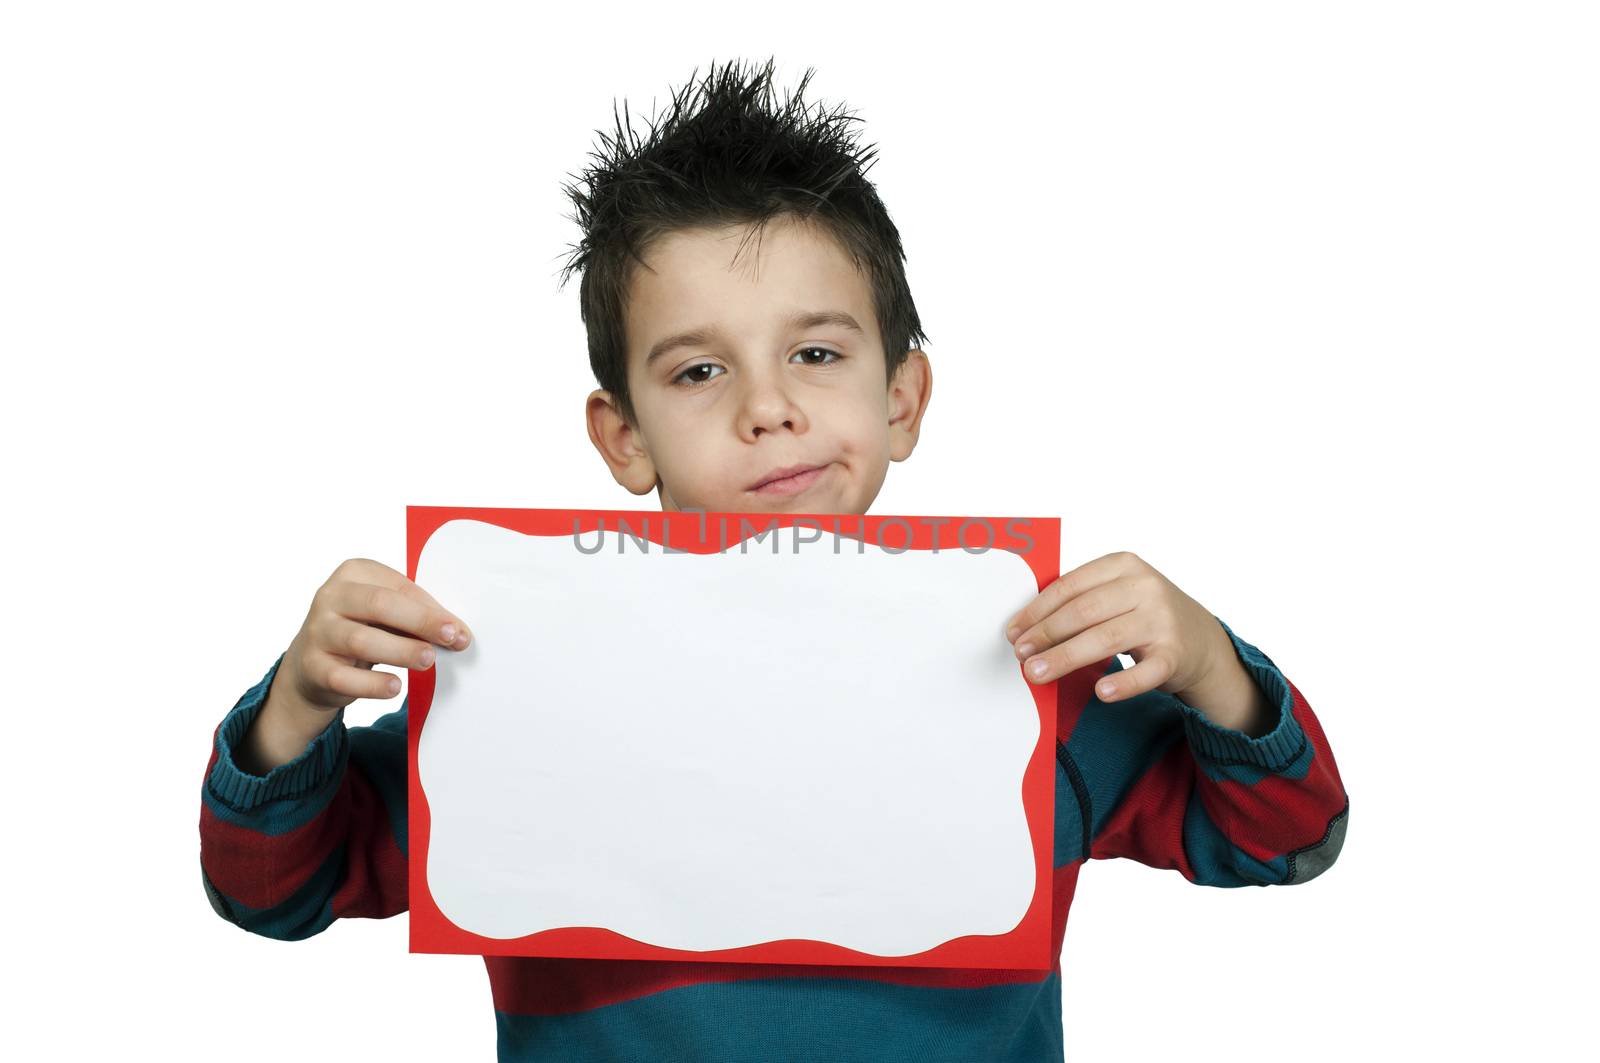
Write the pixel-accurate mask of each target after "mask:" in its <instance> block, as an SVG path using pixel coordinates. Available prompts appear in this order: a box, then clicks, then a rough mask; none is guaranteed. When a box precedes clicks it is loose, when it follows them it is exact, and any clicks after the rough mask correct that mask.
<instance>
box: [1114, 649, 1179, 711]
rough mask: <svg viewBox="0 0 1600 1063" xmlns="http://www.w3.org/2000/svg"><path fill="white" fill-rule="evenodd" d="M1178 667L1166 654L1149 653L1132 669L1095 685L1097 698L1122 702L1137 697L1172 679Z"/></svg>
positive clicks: (1124, 670)
mask: <svg viewBox="0 0 1600 1063" xmlns="http://www.w3.org/2000/svg"><path fill="white" fill-rule="evenodd" d="M1175 670H1176V666H1175V665H1174V664H1173V663H1172V660H1171V658H1169V657H1168V655H1167V654H1165V653H1149V654H1146V655H1145V658H1144V660H1142V661H1140V662H1139V663H1138V664H1135V665H1134V666H1133V667H1132V668H1125V669H1123V670H1122V671H1120V672H1117V673H1116V674H1115V675H1108V676H1106V677H1105V678H1104V679H1102V680H1100V681H1099V682H1098V683H1096V684H1095V685H1094V694H1095V697H1097V698H1099V699H1100V700H1101V701H1122V700H1125V699H1127V698H1131V697H1136V696H1137V695H1139V694H1143V693H1144V692H1145V691H1147V690H1154V689H1155V688H1156V687H1158V686H1160V685H1161V684H1162V683H1165V682H1166V681H1167V680H1169V679H1171V678H1172V675H1173V672H1174V671H1175Z"/></svg>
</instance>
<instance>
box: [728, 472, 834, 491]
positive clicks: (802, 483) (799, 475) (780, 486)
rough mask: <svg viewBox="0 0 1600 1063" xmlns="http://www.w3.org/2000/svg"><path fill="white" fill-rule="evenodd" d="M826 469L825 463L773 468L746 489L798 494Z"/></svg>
mask: <svg viewBox="0 0 1600 1063" xmlns="http://www.w3.org/2000/svg"><path fill="white" fill-rule="evenodd" d="M826 469H827V465H789V466H786V467H785V468H782V469H773V470H772V471H771V472H769V473H767V474H766V475H765V476H763V477H762V478H761V479H760V480H758V481H756V483H755V484H753V485H752V486H750V487H748V488H746V490H748V491H754V492H755V493H757V494H762V495H793V494H798V493H800V492H801V491H804V490H805V489H806V488H808V487H810V486H811V485H812V484H813V483H814V482H816V480H817V478H818V477H820V476H821V475H822V473H823V472H824V470H826Z"/></svg>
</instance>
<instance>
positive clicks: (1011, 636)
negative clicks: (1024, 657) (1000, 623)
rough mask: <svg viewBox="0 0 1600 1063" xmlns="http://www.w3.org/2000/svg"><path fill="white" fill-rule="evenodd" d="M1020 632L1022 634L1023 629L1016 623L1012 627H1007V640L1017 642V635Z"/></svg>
mask: <svg viewBox="0 0 1600 1063" xmlns="http://www.w3.org/2000/svg"><path fill="white" fill-rule="evenodd" d="M1020 634H1022V629H1021V628H1019V627H1018V626H1017V625H1016V624H1012V625H1011V626H1010V627H1008V628H1006V641H1007V642H1015V641H1017V636H1018V635H1020Z"/></svg>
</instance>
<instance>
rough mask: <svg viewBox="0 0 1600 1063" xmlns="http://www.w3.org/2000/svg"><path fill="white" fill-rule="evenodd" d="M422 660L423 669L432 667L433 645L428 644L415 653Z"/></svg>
mask: <svg viewBox="0 0 1600 1063" xmlns="http://www.w3.org/2000/svg"><path fill="white" fill-rule="evenodd" d="M417 656H418V658H419V659H420V660H421V662H422V667H423V669H424V670H426V669H428V668H431V667H433V647H432V646H429V647H428V648H426V649H424V650H423V651H422V652H421V653H420V654H418V655H417Z"/></svg>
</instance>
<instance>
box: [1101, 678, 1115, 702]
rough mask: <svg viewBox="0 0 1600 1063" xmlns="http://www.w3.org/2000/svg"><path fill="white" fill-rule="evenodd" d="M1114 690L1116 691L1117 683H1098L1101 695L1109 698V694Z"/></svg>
mask: <svg viewBox="0 0 1600 1063" xmlns="http://www.w3.org/2000/svg"><path fill="white" fill-rule="evenodd" d="M1116 692H1117V684H1115V683H1112V682H1105V683H1101V684H1100V696H1101V697H1103V698H1109V697H1110V696H1111V695H1113V694H1115V693H1116Z"/></svg>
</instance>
